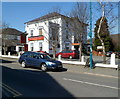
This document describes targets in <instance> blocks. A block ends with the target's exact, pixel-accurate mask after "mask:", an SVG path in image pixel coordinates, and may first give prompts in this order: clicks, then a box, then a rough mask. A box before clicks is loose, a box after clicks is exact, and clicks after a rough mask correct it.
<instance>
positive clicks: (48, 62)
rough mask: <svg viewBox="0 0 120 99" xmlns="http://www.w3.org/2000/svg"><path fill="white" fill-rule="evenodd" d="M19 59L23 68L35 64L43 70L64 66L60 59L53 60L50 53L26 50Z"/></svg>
mask: <svg viewBox="0 0 120 99" xmlns="http://www.w3.org/2000/svg"><path fill="white" fill-rule="evenodd" d="M18 61H19V63H20V64H21V65H22V67H23V68H25V67H28V66H34V67H38V68H40V69H41V70H42V71H47V70H48V69H53V70H55V69H62V68H63V66H62V63H61V62H60V61H57V60H53V59H52V58H51V57H50V56H49V55H47V54H44V53H39V52H25V53H23V54H22V55H21V56H20V58H19V60H18Z"/></svg>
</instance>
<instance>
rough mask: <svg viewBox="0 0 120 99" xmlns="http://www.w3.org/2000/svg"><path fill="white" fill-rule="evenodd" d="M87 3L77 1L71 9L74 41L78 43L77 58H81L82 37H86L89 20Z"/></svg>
mask: <svg viewBox="0 0 120 99" xmlns="http://www.w3.org/2000/svg"><path fill="white" fill-rule="evenodd" d="M88 8H89V7H88V3H84V2H77V3H76V5H75V7H74V9H73V10H72V11H71V17H73V18H72V19H73V24H72V26H71V27H72V28H71V29H72V31H73V32H74V35H75V42H77V43H79V51H80V55H79V58H80V60H81V56H82V47H83V42H84V39H85V38H86V37H87V35H86V32H87V31H86V29H87V24H88V21H89V10H88Z"/></svg>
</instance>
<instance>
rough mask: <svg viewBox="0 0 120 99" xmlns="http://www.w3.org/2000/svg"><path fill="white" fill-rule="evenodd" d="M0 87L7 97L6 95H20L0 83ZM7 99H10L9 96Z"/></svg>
mask: <svg viewBox="0 0 120 99" xmlns="http://www.w3.org/2000/svg"><path fill="white" fill-rule="evenodd" d="M0 87H1V88H2V90H5V91H4V92H3V93H4V94H6V95H8V94H7V93H9V94H12V97H17V96H21V95H22V94H21V93H19V92H18V91H16V90H14V89H13V88H11V87H9V86H8V85H6V84H4V83H1V82H0ZM8 97H11V96H8Z"/></svg>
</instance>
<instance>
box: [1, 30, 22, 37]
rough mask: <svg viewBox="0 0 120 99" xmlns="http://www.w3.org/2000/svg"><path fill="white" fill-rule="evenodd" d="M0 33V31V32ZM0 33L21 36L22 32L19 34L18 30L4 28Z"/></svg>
mask: <svg viewBox="0 0 120 99" xmlns="http://www.w3.org/2000/svg"><path fill="white" fill-rule="evenodd" d="M0 31H1V30H0ZM0 33H2V34H4V33H5V34H9V35H18V36H19V35H21V34H23V32H21V31H19V30H16V29H14V28H5V29H3V30H2V32H0Z"/></svg>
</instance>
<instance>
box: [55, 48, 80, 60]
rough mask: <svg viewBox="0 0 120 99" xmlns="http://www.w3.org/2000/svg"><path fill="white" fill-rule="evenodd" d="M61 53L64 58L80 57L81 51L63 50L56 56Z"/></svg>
mask: <svg viewBox="0 0 120 99" xmlns="http://www.w3.org/2000/svg"><path fill="white" fill-rule="evenodd" d="M59 55H61V57H62V58H70V59H72V58H78V57H79V52H78V51H76V50H63V51H61V52H59V53H57V54H56V57H58V56H59Z"/></svg>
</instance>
